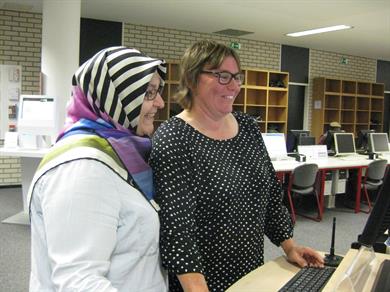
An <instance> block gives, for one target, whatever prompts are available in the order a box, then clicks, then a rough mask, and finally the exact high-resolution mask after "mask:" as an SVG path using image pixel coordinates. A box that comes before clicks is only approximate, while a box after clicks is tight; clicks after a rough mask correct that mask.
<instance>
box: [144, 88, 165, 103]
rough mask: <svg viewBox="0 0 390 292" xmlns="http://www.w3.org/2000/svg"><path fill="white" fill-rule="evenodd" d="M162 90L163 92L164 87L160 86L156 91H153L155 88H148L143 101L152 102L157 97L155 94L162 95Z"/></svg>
mask: <svg viewBox="0 0 390 292" xmlns="http://www.w3.org/2000/svg"><path fill="white" fill-rule="evenodd" d="M163 90H164V86H162V85H160V86H159V87H158V89H155V88H149V89H147V90H146V92H145V97H144V99H145V100H154V99H155V98H156V96H157V93H158V94H160V95H162V93H163Z"/></svg>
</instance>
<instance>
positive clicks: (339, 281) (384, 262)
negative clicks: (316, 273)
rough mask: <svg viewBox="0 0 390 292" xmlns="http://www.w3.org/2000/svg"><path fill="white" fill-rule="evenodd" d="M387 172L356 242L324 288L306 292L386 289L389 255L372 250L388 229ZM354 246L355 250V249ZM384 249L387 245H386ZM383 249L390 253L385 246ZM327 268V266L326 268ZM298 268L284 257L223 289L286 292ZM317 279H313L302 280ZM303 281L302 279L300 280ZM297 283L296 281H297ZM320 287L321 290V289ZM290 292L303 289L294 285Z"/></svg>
mask: <svg viewBox="0 0 390 292" xmlns="http://www.w3.org/2000/svg"><path fill="white" fill-rule="evenodd" d="M389 193H390V174H388V175H387V177H386V179H385V183H384V185H383V188H382V189H381V192H380V194H379V195H378V203H377V204H376V205H375V207H374V209H373V210H372V212H371V214H370V216H369V217H368V219H367V221H366V224H365V227H364V229H363V231H362V234H361V235H357V239H358V240H357V242H358V244H359V245H358V246H357V245H356V243H351V249H350V250H349V251H348V252H347V254H346V255H344V258H343V260H342V261H341V263H340V264H339V265H338V266H337V267H336V268H335V270H334V271H333V272H332V273H331V276H330V277H329V278H328V282H327V283H326V285H325V286H324V287H318V286H317V287H314V288H311V289H310V290H309V291H376V292H377V291H388V290H386V289H390V282H389V281H388V280H387V279H388V274H389V269H390V265H389V263H390V254H386V253H380V252H378V251H379V250H376V249H375V245H376V243H377V241H378V239H380V238H381V239H380V240H383V239H386V238H388V234H386V231H387V232H388V230H389V228H390V223H389V222H390V196H388V194H389ZM356 248H358V249H356ZM387 248H388V247H387ZM387 252H390V251H389V250H388V249H387ZM330 269H331V268H330ZM300 271H302V269H300V268H299V267H297V266H296V265H294V264H291V263H289V262H288V261H287V260H286V258H285V257H284V256H282V257H278V258H277V259H275V260H273V261H269V262H267V263H265V264H264V265H263V266H261V267H259V268H257V269H255V270H254V271H252V272H251V273H249V274H248V275H246V276H244V277H243V278H242V279H240V280H239V281H237V282H236V283H235V284H234V285H232V286H231V287H230V288H229V289H228V290H227V292H236V291H261V290H266V291H289V290H287V289H284V288H283V287H284V285H286V284H287V283H288V282H289V281H290V280H291V279H292V278H293V277H294V276H295V275H296V274H297V273H301V272H300ZM312 281H313V282H318V280H317V279H315V278H314V279H311V280H306V282H310V283H311V282H312ZM303 282H305V281H303ZM297 285H299V283H298V284H297ZM321 289H322V290H321ZM291 291H304V288H297V287H295V290H291Z"/></svg>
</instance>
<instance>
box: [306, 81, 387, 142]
mask: <svg viewBox="0 0 390 292" xmlns="http://www.w3.org/2000/svg"><path fill="white" fill-rule="evenodd" d="M383 106H384V84H382V83H371V82H362V81H352V80H342V79H333V78H325V77H318V78H314V81H313V103H312V122H311V132H312V135H314V136H315V137H316V139H317V141H318V139H319V137H320V136H321V135H322V134H323V133H324V132H326V131H327V130H328V129H329V127H330V126H329V124H330V123H331V122H333V121H337V122H339V123H340V124H341V127H342V129H343V130H344V131H346V132H351V133H354V134H355V137H357V134H358V132H359V130H366V129H374V130H376V131H377V132H381V131H383Z"/></svg>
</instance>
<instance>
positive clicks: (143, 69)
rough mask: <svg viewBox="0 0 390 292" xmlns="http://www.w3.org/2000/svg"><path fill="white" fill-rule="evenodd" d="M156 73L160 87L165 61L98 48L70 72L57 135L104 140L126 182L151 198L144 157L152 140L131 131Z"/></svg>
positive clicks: (123, 50) (129, 51) (131, 51)
mask: <svg viewBox="0 0 390 292" xmlns="http://www.w3.org/2000/svg"><path fill="white" fill-rule="evenodd" d="M155 72H157V73H158V75H159V76H160V79H161V85H164V80H165V75H166V64H165V61H163V60H159V59H154V58H150V57H148V56H146V55H144V54H142V53H141V52H139V51H138V50H136V49H129V48H126V47H111V48H107V49H104V50H102V51H100V52H98V53H97V54H96V55H94V56H93V57H92V58H91V59H89V60H88V61H86V62H85V63H84V64H83V65H81V66H80V68H79V69H78V70H77V71H76V73H75V74H74V76H73V80H72V85H73V90H72V97H71V101H70V103H69V105H68V108H67V117H66V121H65V127H64V130H63V132H62V133H61V134H60V135H59V138H58V140H60V139H63V138H65V137H68V136H70V135H74V134H79V133H81V134H91V135H98V136H100V137H102V138H105V139H106V140H107V141H108V142H109V144H110V145H111V146H112V148H113V149H114V150H115V152H116V153H117V155H118V156H119V158H120V159H121V161H122V163H123V165H124V166H125V168H126V169H127V171H128V173H129V181H132V183H133V185H135V186H136V187H137V188H138V189H139V190H141V191H142V192H143V193H144V194H145V195H146V196H147V197H148V198H149V199H150V198H152V197H153V182H152V171H151V169H150V167H149V165H148V164H147V162H146V161H147V158H148V155H149V153H150V150H151V141H150V138H149V137H139V136H137V135H136V134H135V130H136V127H137V125H138V121H139V116H140V111H141V107H142V103H143V101H144V96H145V93H146V90H147V88H148V84H149V82H150V81H151V79H152V77H153V74H154V73H155Z"/></svg>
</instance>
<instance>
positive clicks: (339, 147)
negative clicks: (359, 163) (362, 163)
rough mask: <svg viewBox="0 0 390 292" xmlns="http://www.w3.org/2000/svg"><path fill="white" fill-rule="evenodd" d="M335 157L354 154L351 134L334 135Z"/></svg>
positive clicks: (353, 141) (353, 142) (354, 149)
mask: <svg viewBox="0 0 390 292" xmlns="http://www.w3.org/2000/svg"><path fill="white" fill-rule="evenodd" d="M333 136H334V145H335V152H336V156H340V155H352V154H355V153H356V148H355V138H354V135H353V133H334V135H333Z"/></svg>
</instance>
